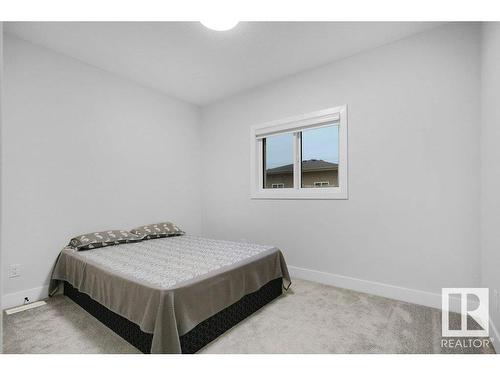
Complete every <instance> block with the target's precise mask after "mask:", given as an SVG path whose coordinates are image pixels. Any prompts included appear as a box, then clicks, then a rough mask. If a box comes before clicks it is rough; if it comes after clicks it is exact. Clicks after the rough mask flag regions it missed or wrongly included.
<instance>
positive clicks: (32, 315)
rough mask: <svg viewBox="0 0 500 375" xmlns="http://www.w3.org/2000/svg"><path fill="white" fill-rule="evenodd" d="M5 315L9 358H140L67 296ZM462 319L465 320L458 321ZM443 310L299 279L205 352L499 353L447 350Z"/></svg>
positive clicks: (478, 350) (5, 335) (134, 350)
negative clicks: (123, 355) (443, 343)
mask: <svg viewBox="0 0 500 375" xmlns="http://www.w3.org/2000/svg"><path fill="white" fill-rule="evenodd" d="M47 302H48V303H47V305H45V306H42V307H39V308H35V309H32V310H27V311H24V312H20V313H17V314H13V315H6V314H4V317H3V318H4V352H5V353H138V351H137V350H136V349H135V348H134V347H132V346H131V345H129V344H128V343H127V342H126V341H124V340H123V339H121V338H120V337H119V336H118V335H116V334H115V333H114V332H112V331H111V330H109V329H108V328H107V327H105V326H104V325H103V324H101V323H100V322H99V321H98V320H97V319H95V318H94V317H92V316H91V315H89V314H88V313H87V312H85V311H84V310H83V309H82V308H80V307H79V306H78V305H76V304H75V303H73V302H72V301H71V300H69V299H68V298H66V297H64V296H57V297H54V298H51V299H49V300H48V301H47ZM457 318H458V315H457ZM440 341H441V312H440V311H439V310H437V309H431V308H428V307H424V306H419V305H413V304H410V303H405V302H400V301H394V300H390V299H386V298H382V297H377V296H373V295H370V294H363V293H358V292H354V291H351V290H346V289H340V288H335V287H331V286H326V285H322V284H317V283H313V282H309V281H304V280H297V279H295V280H294V282H293V285H292V288H291V290H289V291H288V292H287V293H286V295H284V296H283V297H281V298H279V299H277V300H275V301H274V302H272V303H271V304H269V305H267V306H266V307H264V308H263V309H261V310H260V311H259V312H257V313H255V314H254V315H252V316H251V317H249V318H247V319H246V320H244V321H243V322H241V323H240V324H239V325H237V326H236V327H234V328H232V329H231V330H230V331H228V332H226V333H225V334H224V335H222V336H221V337H220V338H218V339H217V340H215V341H214V342H212V343H211V344H209V345H207V346H206V347H205V348H204V349H203V350H201V351H200V353H441V352H456V353H469V352H470V353H482V352H488V353H492V352H493V350H491V349H490V350H484V349H463V350H460V349H458V350H449V349H448V350H442V349H441V347H440Z"/></svg>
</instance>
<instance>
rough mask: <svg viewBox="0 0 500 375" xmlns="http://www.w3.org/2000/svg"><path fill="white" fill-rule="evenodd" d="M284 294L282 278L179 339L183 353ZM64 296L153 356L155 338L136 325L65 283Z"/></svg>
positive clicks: (205, 342) (210, 339) (203, 344)
mask: <svg viewBox="0 0 500 375" xmlns="http://www.w3.org/2000/svg"><path fill="white" fill-rule="evenodd" d="M281 293H282V278H278V279H275V280H272V281H270V282H268V283H267V284H266V285H264V286H263V287H261V288H260V289H259V290H257V291H256V292H253V293H250V294H247V295H246V296H244V297H243V298H242V299H240V300H239V301H238V302H236V303H234V304H232V305H231V306H229V307H227V308H225V309H224V310H222V311H219V312H218V313H217V314H215V315H213V316H211V317H210V318H208V319H206V320H204V321H203V322H201V323H200V324H198V325H197V326H196V327H194V328H193V329H192V330H191V331H189V332H187V333H186V334H184V335H182V336H180V337H179V339H180V342H181V350H182V353H183V354H193V353H196V352H197V351H198V350H200V349H201V348H203V347H204V346H205V345H207V344H208V343H210V342H211V341H213V340H215V339H216V338H217V337H219V336H220V335H222V334H223V333H224V332H226V331H227V330H228V329H230V328H232V327H234V326H235V325H236V324H238V323H239V322H241V321H242V320H243V319H245V318H247V317H248V316H250V315H252V314H253V313H254V312H256V311H257V310H259V309H260V308H261V307H263V306H265V305H266V304H268V303H269V302H271V301H272V300H274V299H275V298H277V297H279V296H280V295H281ZM64 294H65V295H66V296H68V297H69V298H70V299H72V300H73V301H74V302H76V303H77V304H78V305H80V306H81V307H82V308H83V309H85V310H86V311H87V312H88V313H90V314H91V315H93V316H94V317H95V318H97V319H98V320H99V321H100V322H101V323H103V324H104V325H106V326H107V327H108V328H110V329H111V330H113V331H114V332H115V333H117V334H118V335H120V336H121V337H122V338H123V339H125V340H127V341H128V342H129V343H130V344H132V345H133V346H135V347H136V348H137V349H139V350H140V351H141V352H143V353H150V352H151V342H152V340H153V334H151V333H146V332H143V331H141V329H140V328H139V326H138V325H137V324H135V323H133V322H131V321H130V320H128V319H126V318H124V317H122V316H121V315H118V314H116V313H114V312H113V311H111V310H109V309H107V308H106V307H104V306H103V305H101V304H100V303H99V302H96V301H94V300H93V299H92V298H90V297H89V296H88V295H87V294H85V293H81V292H80V291H78V290H77V289H76V288H74V287H73V286H72V285H71V284H70V283H68V282H66V281H65V282H64Z"/></svg>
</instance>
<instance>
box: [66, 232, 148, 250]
mask: <svg viewBox="0 0 500 375" xmlns="http://www.w3.org/2000/svg"><path fill="white" fill-rule="evenodd" d="M140 240H141V238H140V237H139V236H136V235H135V234H133V233H130V232H127V231H126V230H108V231H106V232H94V233H87V234H82V235H81V236H77V237H74V238H72V239H71V241H70V242H69V246H70V247H72V248H74V249H76V250H89V249H96V248H98V247H103V246H110V245H119V244H121V243H128V242H137V241H140Z"/></svg>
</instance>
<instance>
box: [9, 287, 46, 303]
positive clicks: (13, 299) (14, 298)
mask: <svg viewBox="0 0 500 375" xmlns="http://www.w3.org/2000/svg"><path fill="white" fill-rule="evenodd" d="M48 296H49V286H48V285H44V286H39V287H37V288H33V289H26V290H21V291H20V292H16V293H9V294H4V295H3V296H2V309H9V308H11V307H15V306H20V305H22V304H23V303H24V297H28V298H29V299H30V302H35V301H39V300H41V299H44V298H47V297H48Z"/></svg>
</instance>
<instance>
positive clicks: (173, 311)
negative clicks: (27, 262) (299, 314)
mask: <svg viewBox="0 0 500 375" xmlns="http://www.w3.org/2000/svg"><path fill="white" fill-rule="evenodd" d="M279 277H283V280H284V281H283V282H284V286H285V287H286V288H288V286H289V285H290V276H289V274H288V269H287V266H286V263H285V260H284V258H283V254H282V253H281V251H280V250H279V249H277V248H275V247H272V246H263V245H255V244H249V243H239V242H231V241H219V240H212V239H206V238H200V237H193V236H187V235H185V236H179V237H167V238H161V239H154V240H147V241H142V242H137V243H130V244H122V245H116V246H108V247H103V248H98V249H93V250H86V251H75V250H73V249H72V248H69V247H67V248H64V249H63V250H62V251H61V253H60V255H59V258H58V260H57V262H56V265H55V268H54V271H53V274H52V280H63V281H68V282H69V283H71V284H72V285H73V286H74V287H75V288H77V289H78V290H79V291H80V292H83V293H86V294H88V295H89V296H90V297H91V298H92V299H94V300H95V301H97V302H99V303H100V304H102V305H104V306H106V307H107V308H108V309H110V310H111V311H113V312H115V313H117V314H119V315H121V316H123V317H125V318H127V319H128V320H130V321H132V322H134V323H136V324H138V325H139V327H140V328H141V330H143V331H144V332H147V333H152V334H153V342H152V347H151V352H152V353H181V347H180V342H179V336H182V335H183V334H185V333H187V332H189V331H190V330H191V329H193V328H194V327H195V326H196V325H198V324H199V323H201V322H202V321H204V320H205V319H207V318H209V317H211V316H212V315H214V314H216V313H217V312H219V311H221V310H223V309H224V308H226V307H228V306H230V305H231V304H233V303H235V302H237V301H238V300H239V299H241V298H242V297H243V296H245V295H246V294H248V293H252V292H255V291H257V290H258V289H259V288H261V287H262V286H263V285H265V284H266V283H268V282H269V281H271V280H274V279H276V278H279Z"/></svg>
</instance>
